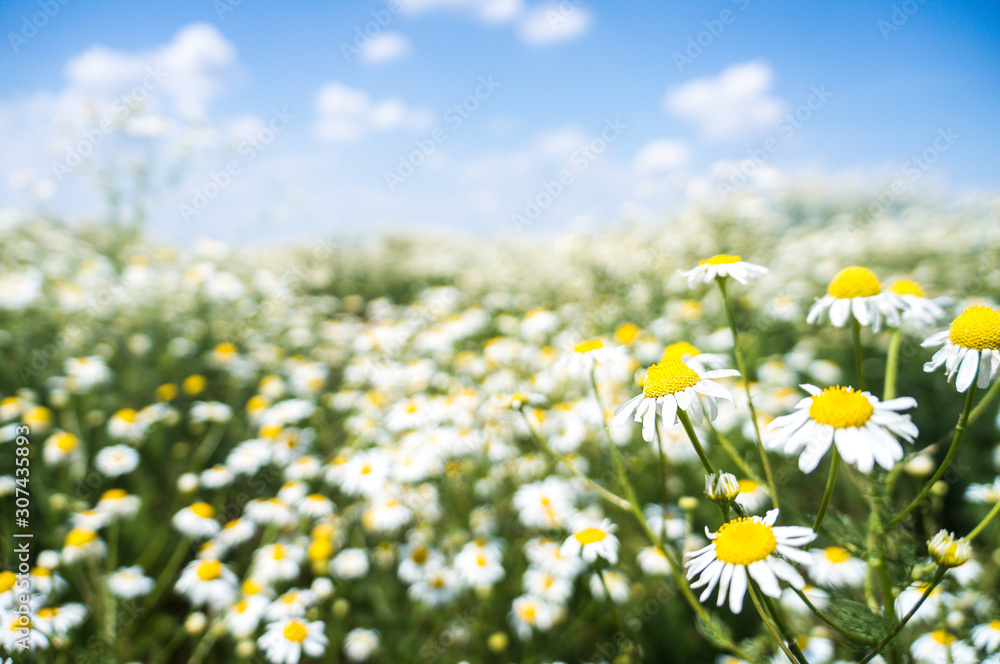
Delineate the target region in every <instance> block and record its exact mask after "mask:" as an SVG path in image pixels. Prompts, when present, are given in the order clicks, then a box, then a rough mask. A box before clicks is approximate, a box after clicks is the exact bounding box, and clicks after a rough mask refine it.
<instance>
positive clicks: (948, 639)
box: [931, 629, 956, 646]
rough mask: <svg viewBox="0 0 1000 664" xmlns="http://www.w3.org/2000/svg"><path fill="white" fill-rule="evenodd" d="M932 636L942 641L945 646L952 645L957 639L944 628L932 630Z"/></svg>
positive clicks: (939, 641)
mask: <svg viewBox="0 0 1000 664" xmlns="http://www.w3.org/2000/svg"><path fill="white" fill-rule="evenodd" d="M931 638H933V639H934V640H935V641H937V642H938V643H940V644H941V645H943V646H950V645H951V644H952V643H954V642H955V641H956V638H955V637H954V636H952V635H951V634H949V633H948V632H946V631H944V630H943V629H936V630H934V631H933V632H931Z"/></svg>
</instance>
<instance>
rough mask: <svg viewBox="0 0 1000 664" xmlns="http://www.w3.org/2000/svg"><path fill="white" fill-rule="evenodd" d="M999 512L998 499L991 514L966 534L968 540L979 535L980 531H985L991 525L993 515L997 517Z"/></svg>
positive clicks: (999, 504) (999, 503)
mask: <svg viewBox="0 0 1000 664" xmlns="http://www.w3.org/2000/svg"><path fill="white" fill-rule="evenodd" d="M998 512H1000V501H997V504H996V505H994V506H993V509H991V510H990V512H989V514H987V515H986V516H985V517H984V518H983V520H982V521H980V522H979V525H978V526H976V527H975V528H973V529H972V532H971V533H969V534H968V535H966V536H965V539H966V541H967V542H971V541H972V540H973V539H975V538H976V537H977V536H978V535H979V533H981V532H983V529H984V528H985V527H986V526H987V525H989V523H990V521H992V520H993V517H995V516H996V515H997V513H998Z"/></svg>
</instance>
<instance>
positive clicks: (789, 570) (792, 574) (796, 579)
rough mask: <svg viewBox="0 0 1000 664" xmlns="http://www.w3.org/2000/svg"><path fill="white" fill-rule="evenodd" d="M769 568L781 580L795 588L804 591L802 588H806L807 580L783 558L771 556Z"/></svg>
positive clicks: (768, 562) (768, 560)
mask: <svg viewBox="0 0 1000 664" xmlns="http://www.w3.org/2000/svg"><path fill="white" fill-rule="evenodd" d="M767 566H768V567H770V568H771V571H772V572H774V573H775V574H776V575H777V576H778V577H779V578H781V579H784V580H785V581H787V582H788V583H790V584H792V587H793V588H798V589H799V590H802V588H803V587H805V585H806V582H805V579H803V578H802V575H801V574H799V572H798V570H796V569H795V568H794V567H792V566H791V565H790V564H789V563H787V562H785V561H784V560H782V559H781V558H776V557H775V556H770V557H769V558H768V559H767Z"/></svg>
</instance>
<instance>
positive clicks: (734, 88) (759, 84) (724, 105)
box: [664, 62, 784, 140]
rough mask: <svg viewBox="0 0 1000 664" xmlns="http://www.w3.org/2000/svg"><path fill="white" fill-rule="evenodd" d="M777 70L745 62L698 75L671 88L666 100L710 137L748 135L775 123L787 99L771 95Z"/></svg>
mask: <svg viewBox="0 0 1000 664" xmlns="http://www.w3.org/2000/svg"><path fill="white" fill-rule="evenodd" d="M773 78H774V72H773V70H772V69H771V67H770V65H768V64H766V63H764V62H745V63H741V64H735V65H731V66H729V67H727V68H726V69H724V70H722V73H720V74H719V75H718V76H716V77H715V78H710V77H705V78H698V79H695V80H693V81H691V82H689V83H685V84H684V85H681V86H680V87H677V88H673V89H671V90H668V91H667V93H666V95H665V97H664V103H665V105H666V107H667V109H668V110H669V111H670V112H672V113H673V114H675V115H676V116H678V117H680V118H684V119H686V120H690V121H691V122H694V123H695V124H696V125H697V126H698V129H699V130H700V131H701V133H702V134H704V135H705V136H706V137H707V138H710V139H713V140H729V139H740V138H745V137H747V136H749V135H752V134H753V133H755V132H757V131H759V130H761V129H764V128H766V127H768V126H772V125H774V124H775V123H776V122H777V121H778V120H779V119H780V118H781V114H782V112H783V111H784V103H783V102H782V101H781V100H780V99H778V98H776V97H773V96H771V88H772V85H773Z"/></svg>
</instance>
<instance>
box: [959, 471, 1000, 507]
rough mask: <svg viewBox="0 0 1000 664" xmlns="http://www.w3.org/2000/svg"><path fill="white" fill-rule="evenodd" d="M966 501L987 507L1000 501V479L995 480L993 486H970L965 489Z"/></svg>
mask: <svg viewBox="0 0 1000 664" xmlns="http://www.w3.org/2000/svg"><path fill="white" fill-rule="evenodd" d="M965 499H966V500H968V501H969V502H970V503H985V504H987V505H990V504H992V503H995V502H998V501H1000V477H998V478H996V479H995V480H993V484H970V485H969V486H968V487H967V488H966V489H965Z"/></svg>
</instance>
